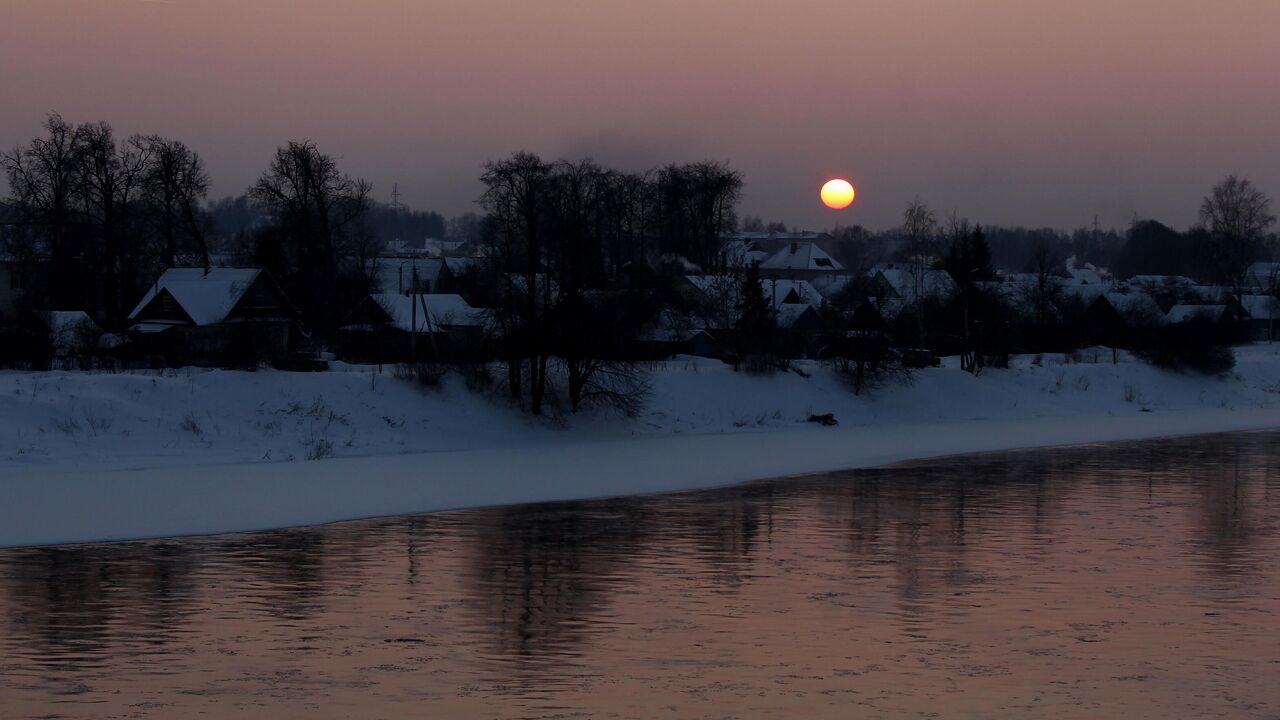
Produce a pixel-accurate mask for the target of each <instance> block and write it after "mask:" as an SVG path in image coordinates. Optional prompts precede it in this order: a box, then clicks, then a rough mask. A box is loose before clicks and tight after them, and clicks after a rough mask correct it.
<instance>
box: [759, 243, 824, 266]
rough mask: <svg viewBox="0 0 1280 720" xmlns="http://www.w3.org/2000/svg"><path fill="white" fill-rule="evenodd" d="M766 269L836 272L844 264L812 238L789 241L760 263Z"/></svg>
mask: <svg viewBox="0 0 1280 720" xmlns="http://www.w3.org/2000/svg"><path fill="white" fill-rule="evenodd" d="M760 267H761V269H764V270H821V271H826V272H836V271H839V270H844V266H843V265H841V264H840V263H838V262H836V260H835V258H833V257H831V256H830V255H828V254H827V251H826V250H823V249H822V248H820V247H818V244H817V243H815V242H813V241H810V240H797V241H794V242H790V243H788V244H787V245H786V246H784V247H783V248H782V249H781V250H779V251H778V252H776V253H774V254H773V255H771V256H769V258H768V259H766V260H765V261H763V262H761V263H760Z"/></svg>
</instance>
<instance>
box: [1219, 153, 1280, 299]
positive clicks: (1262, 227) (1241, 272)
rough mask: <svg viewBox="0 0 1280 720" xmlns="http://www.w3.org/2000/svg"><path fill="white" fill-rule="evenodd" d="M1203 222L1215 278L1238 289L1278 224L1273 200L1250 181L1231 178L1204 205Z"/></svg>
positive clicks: (1222, 182) (1232, 176)
mask: <svg viewBox="0 0 1280 720" xmlns="http://www.w3.org/2000/svg"><path fill="white" fill-rule="evenodd" d="M1200 222H1201V224H1203V225H1204V226H1205V229H1207V230H1208V231H1209V247H1208V248H1207V250H1208V260H1209V261H1210V263H1211V264H1212V267H1213V269H1214V271H1215V275H1216V278H1215V279H1216V280H1217V281H1218V282H1221V283H1223V284H1224V285H1231V286H1232V287H1234V288H1237V289H1238V288H1239V287H1240V286H1241V285H1242V284H1243V282H1244V279H1245V274H1246V273H1247V272H1248V270H1249V265H1250V263H1252V262H1253V261H1254V260H1255V259H1257V257H1258V254H1259V251H1260V250H1261V248H1262V246H1263V244H1264V242H1265V241H1266V236H1267V230H1268V229H1269V228H1270V227H1271V226H1272V225H1274V224H1275V222H1276V217H1275V216H1274V215H1272V214H1271V199H1270V198H1268V197H1267V196H1266V195H1265V194H1264V193H1263V192H1262V191H1261V190H1259V189H1258V188H1257V187H1256V186H1254V184H1253V183H1252V182H1250V181H1249V180H1248V179H1245V178H1239V177H1236V176H1235V175H1228V176H1227V177H1225V178H1223V180H1222V181H1221V182H1219V183H1218V184H1217V185H1214V186H1213V189H1212V190H1211V191H1210V193H1209V195H1208V196H1207V197H1205V199H1204V201H1203V202H1202V203H1201V204H1200Z"/></svg>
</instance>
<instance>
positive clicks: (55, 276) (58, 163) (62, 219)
mask: <svg viewBox="0 0 1280 720" xmlns="http://www.w3.org/2000/svg"><path fill="white" fill-rule="evenodd" d="M44 128H45V135H44V136H43V137H37V138H35V139H33V140H32V141H31V142H30V143H29V144H27V145H26V146H25V147H22V146H19V147H15V148H14V149H13V150H10V151H7V152H3V153H0V169H3V170H4V173H5V177H6V179H7V180H8V181H9V190H10V192H11V193H12V195H13V197H12V202H11V205H12V207H13V208H14V210H15V215H16V217H17V221H18V222H19V223H21V224H22V225H23V226H24V228H27V229H28V230H30V232H26V233H24V234H23V235H24V237H25V238H27V239H28V240H29V242H28V243H27V245H26V247H24V248H22V251H23V252H25V253H26V254H29V255H44V254H47V255H48V257H49V259H50V260H51V264H52V278H51V281H52V285H53V286H54V287H55V288H70V287H74V286H76V284H77V283H76V282H75V281H76V279H77V278H78V277H79V275H80V264H79V263H78V262H77V259H78V257H79V255H80V253H81V252H83V250H84V247H83V244H81V243H77V239H78V238H79V237H82V235H83V233H82V229H83V217H82V214H81V212H80V208H79V207H78V206H77V205H78V203H77V197H78V194H79V189H80V182H79V179H80V157H81V150H82V148H81V139H82V138H81V136H80V135H79V134H78V133H77V132H76V130H75V128H74V127H72V126H71V125H70V124H69V123H67V122H66V121H65V120H63V119H62V116H61V115H59V114H58V113H49V116H48V117H47V118H46V119H45V123H44Z"/></svg>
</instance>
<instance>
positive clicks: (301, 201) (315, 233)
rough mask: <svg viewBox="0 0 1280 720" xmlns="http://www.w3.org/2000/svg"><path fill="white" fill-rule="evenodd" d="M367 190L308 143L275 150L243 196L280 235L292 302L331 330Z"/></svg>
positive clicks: (365, 207) (344, 296)
mask: <svg viewBox="0 0 1280 720" xmlns="http://www.w3.org/2000/svg"><path fill="white" fill-rule="evenodd" d="M371 189H372V186H370V184H369V183H368V182H366V181H364V180H360V179H356V178H353V177H351V176H350V175H347V174H346V173H343V172H342V171H341V170H339V169H338V163H337V161H336V160H335V159H334V158H333V157H332V156H329V155H325V154H324V153H322V152H320V151H319V150H318V149H317V148H316V145H315V143H313V142H311V141H309V140H303V141H301V142H290V143H289V144H288V145H286V146H284V147H281V148H279V149H277V150H276V154H275V157H274V158H272V161H271V166H270V167H269V168H268V169H267V171H266V172H265V173H263V175H262V177H261V178H259V179H258V182H257V183H256V184H255V185H254V186H253V187H252V188H250V190H249V195H250V197H251V198H252V199H253V200H254V201H255V202H256V203H258V204H259V205H261V206H262V207H264V208H266V209H267V210H268V211H269V212H270V213H271V214H272V220H273V224H274V225H275V227H276V228H277V229H278V230H279V231H280V232H281V233H283V236H284V239H285V243H286V246H287V250H288V251H289V252H290V253H291V254H292V257H291V258H290V260H291V261H292V262H291V265H292V266H293V267H294V268H296V272H297V276H296V277H294V278H290V280H291V282H290V283H289V284H290V285H291V286H292V289H293V291H294V296H295V297H302V298H305V299H306V304H305V310H306V311H307V312H308V314H309V315H310V317H311V319H312V321H313V322H318V323H320V324H322V325H324V326H332V324H333V323H334V322H336V320H337V315H338V312H340V309H341V308H340V303H342V302H343V301H344V300H346V301H349V300H351V298H350V297H347V296H349V295H350V294H351V293H349V292H344V290H347V289H348V288H345V287H344V286H343V285H342V284H341V283H340V282H339V281H340V280H346V279H348V278H347V277H341V278H340V270H342V269H345V267H346V265H347V262H348V261H349V260H350V258H351V253H350V251H351V247H350V244H351V242H350V241H351V239H352V237H351V236H352V232H351V231H352V230H354V225H355V223H356V222H357V221H358V220H359V219H360V217H361V216H362V215H364V213H365V212H366V211H367V210H368V208H369V202H370V201H369V192H370V190H371Z"/></svg>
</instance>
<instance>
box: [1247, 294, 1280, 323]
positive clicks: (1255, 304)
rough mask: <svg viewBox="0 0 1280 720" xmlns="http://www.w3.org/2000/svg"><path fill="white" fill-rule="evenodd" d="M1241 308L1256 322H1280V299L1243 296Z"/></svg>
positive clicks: (1268, 296)
mask: <svg viewBox="0 0 1280 720" xmlns="http://www.w3.org/2000/svg"><path fill="white" fill-rule="evenodd" d="M1239 300H1240V307H1242V308H1244V311H1245V312H1246V313H1248V315H1249V317H1251V318H1253V319H1254V320H1280V299H1278V298H1276V297H1274V296H1271V295H1241V296H1240V298H1239Z"/></svg>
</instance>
